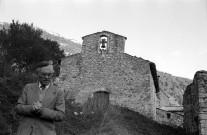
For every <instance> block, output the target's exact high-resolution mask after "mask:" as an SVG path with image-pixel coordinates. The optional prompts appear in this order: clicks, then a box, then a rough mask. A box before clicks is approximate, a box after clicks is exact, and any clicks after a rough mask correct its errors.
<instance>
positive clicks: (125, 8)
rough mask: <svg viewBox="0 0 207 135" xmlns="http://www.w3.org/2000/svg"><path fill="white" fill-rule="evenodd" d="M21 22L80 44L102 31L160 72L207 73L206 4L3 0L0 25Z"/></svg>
mask: <svg viewBox="0 0 207 135" xmlns="http://www.w3.org/2000/svg"><path fill="white" fill-rule="evenodd" d="M12 20H18V21H19V22H20V23H24V22H26V23H29V24H31V23H33V24H34V26H35V27H40V28H42V29H45V30H47V31H52V32H54V33H58V34H60V35H61V36H63V37H65V38H68V39H73V40H77V41H79V42H80V43H82V39H81V38H82V37H83V36H85V35H89V34H92V33H96V32H100V31H103V30H106V31H110V32H113V33H116V34H119V35H122V36H125V37H127V40H126V44H125V52H126V53H128V54H130V55H132V56H137V57H142V58H143V59H146V60H149V61H152V62H154V63H155V64H156V68H157V70H159V71H162V72H166V73H169V74H172V75H174V76H180V77H185V78H189V79H193V77H194V74H195V73H196V71H199V70H207V0H0V22H9V23H10V22H11V21H12Z"/></svg>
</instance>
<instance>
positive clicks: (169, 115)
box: [156, 108, 183, 127]
mask: <svg viewBox="0 0 207 135" xmlns="http://www.w3.org/2000/svg"><path fill="white" fill-rule="evenodd" d="M156 114H157V118H156V120H157V122H159V123H161V124H165V125H170V126H173V127H183V115H182V114H181V113H179V112H168V111H165V110H162V109H159V108H157V110H156Z"/></svg>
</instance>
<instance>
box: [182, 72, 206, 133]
mask: <svg viewBox="0 0 207 135" xmlns="http://www.w3.org/2000/svg"><path fill="white" fill-rule="evenodd" d="M183 107H184V128H185V129H186V132H187V133H189V134H192V135H207V71H198V72H196V74H195V76H194V79H193V83H192V84H190V85H189V86H188V87H187V89H186V91H185V93H184V97H183Z"/></svg>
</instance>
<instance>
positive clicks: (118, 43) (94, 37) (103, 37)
mask: <svg viewBox="0 0 207 135" xmlns="http://www.w3.org/2000/svg"><path fill="white" fill-rule="evenodd" d="M82 39H83V44H82V52H81V53H82V54H83V55H87V54H100V55H108V54H110V53H124V47H125V40H126V39H127V38H126V37H124V36H121V35H118V34H115V33H112V32H108V31H102V32H97V33H93V34H90V35H86V36H84V37H82Z"/></svg>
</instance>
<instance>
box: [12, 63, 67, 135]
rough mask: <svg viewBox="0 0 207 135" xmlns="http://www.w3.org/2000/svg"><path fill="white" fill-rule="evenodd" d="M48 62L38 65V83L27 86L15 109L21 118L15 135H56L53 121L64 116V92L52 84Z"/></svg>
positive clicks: (50, 66) (51, 73) (51, 70)
mask: <svg viewBox="0 0 207 135" xmlns="http://www.w3.org/2000/svg"><path fill="white" fill-rule="evenodd" d="M53 73H54V70H53V66H52V65H51V63H50V62H47V61H43V62H41V63H40V64H39V65H38V68H37V76H38V80H39V81H38V83H31V84H27V85H26V86H25V88H24V89H23V92H22V95H21V97H20V98H19V100H18V102H17V105H16V107H15V109H16V112H17V114H19V115H21V116H22V120H21V122H20V126H19V128H18V131H17V135H56V132H55V125H54V121H61V120H62V119H63V118H64V114H65V100H64V92H63V91H61V90H59V89H58V88H57V87H56V86H55V85H53V84H52V82H51V78H52V76H53Z"/></svg>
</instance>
